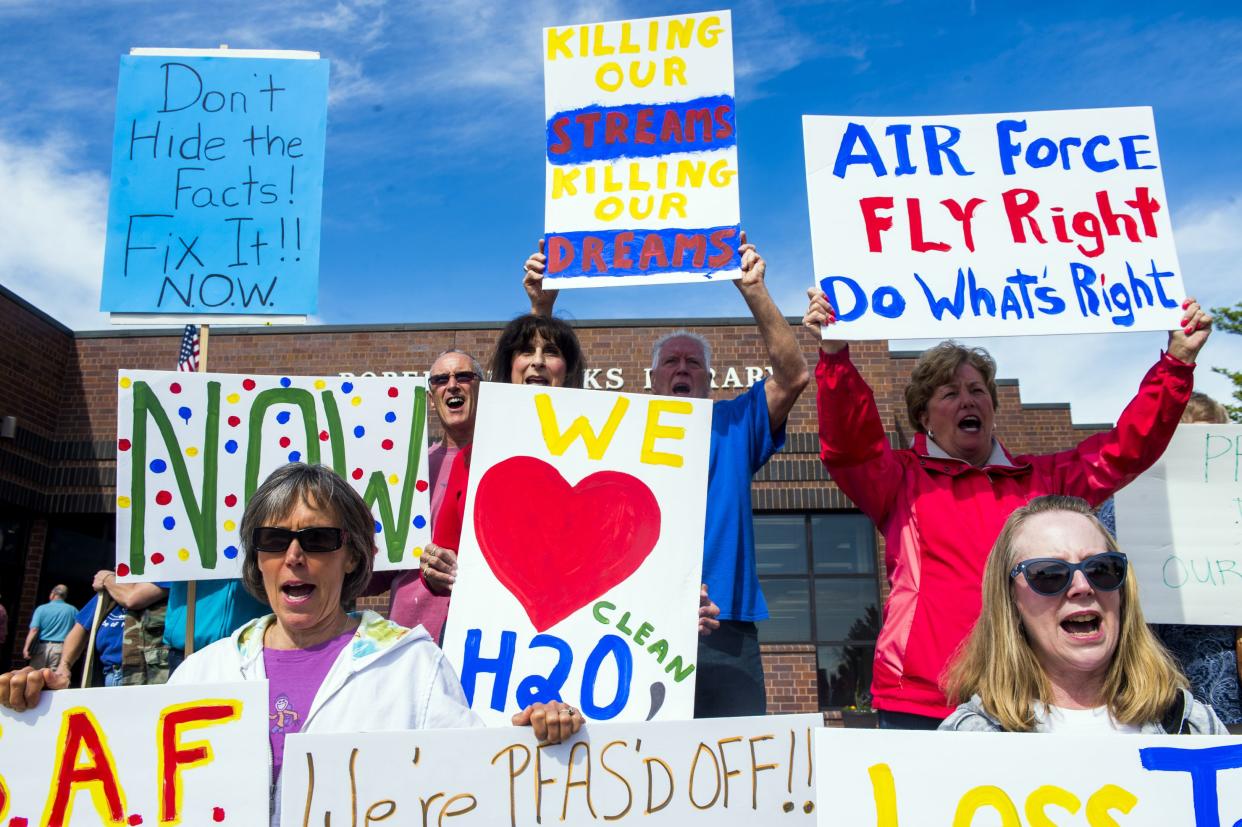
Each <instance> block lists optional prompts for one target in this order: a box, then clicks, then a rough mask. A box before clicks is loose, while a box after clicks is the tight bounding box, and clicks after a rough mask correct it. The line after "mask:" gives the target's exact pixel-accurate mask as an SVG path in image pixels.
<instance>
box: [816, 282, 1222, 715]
mask: <svg viewBox="0 0 1242 827" xmlns="http://www.w3.org/2000/svg"><path fill="white" fill-rule="evenodd" d="M808 295H809V296H810V299H811V301H810V306H809V308H808V310H807V314H806V317H805V319H804V322H805V324H806V325H807V326H808V327H809V328H811V329H812V330H814V331H816V332H817V333H818V332H819V330H820V329H821V326H823V325H825V324H832V323H833V322H834V321H835V317H834V311H833V309H832V307H831V306H830V305H829V303H828V300H827V298H825V296H824V294H823V292H822V291H820V290H819V289H818V288H812V289H811V290H809V291H808ZM1211 326H1212V317H1211V316H1209V315H1208V314H1207V313H1205V312H1204V311H1203V310H1202V309H1201V308H1200V307H1199V305H1198V303H1196V302H1195V301H1194V299H1187V300H1186V302H1185V303H1184V304H1183V313H1182V320H1181V327H1179V328H1178V329H1177V330H1175V331H1173V332H1171V333H1170V334H1169V344H1168V350H1167V352H1166V353H1164V354H1162V355H1161V356H1160V359H1159V360H1158V361H1157V362H1156V364H1155V366H1154V367H1152V369H1151V370H1149V371H1148V372H1147V375H1146V376H1145V377H1144V378H1143V382H1142V384H1141V385H1140V386H1139V391H1138V394H1137V395H1136V396H1135V397H1134V399H1133V400H1132V401H1131V402H1130V404H1129V405H1127V406H1126V409H1125V410H1124V411H1123V412H1122V414H1121V417H1120V419H1118V421H1117V425H1116V427H1114V428H1112V429H1111V430H1109V431H1107V432H1106V433H1102V434H1097V435H1095V436H1092V437H1089V438H1088V439H1086V440H1084V441H1082V442H1080V443H1079V444H1078V445H1077V446H1076V447H1074V448H1072V449H1070V450H1068V451H1061V452H1059V453H1055V454H1044V455H1039V456H1018V457H1014V456H1011V455H1010V454H1009V452H1008V451H1006V450H1005V447H1004V446H1003V445H1002V444H1001V443H1000V441H999V440H998V439H997V438H996V434H995V431H996V409H997V407H998V405H999V399H998V397H997V392H996V363H995V362H994V361H993V360H992V357H991V356H989V355H988V354H987V352H986V351H984V350H982V349H981V348H967V347H964V346H962V345H960V344H957V343H956V342H942V343H941V344H939V345H937V346H936V347H934V348H931V349H930V350H928V351H927V352H925V353H924V354H923V355H922V356H921V357H920V358H919V360H918V362H917V363H916V364H915V367H914V371H913V372H912V374H911V377H910V383H909V384H908V385H907V386H906V390H905V401H906V413H907V415H908V417H909V421H910V424H911V425H912V426H913V427H914V429H915V431H917V433H916V435H915V437H914V443H913V445H911V447H910V448H906V449H900V450H894V449H893V448H892V447H891V446H890V445H889V441H888V437H887V435H886V434H885V432H884V424H883V422H882V421H881V420H880V413H879V409H878V408H877V407H876V402H875V397H874V394H873V393H872V391H871V388H869V387H868V386H867V383H866V382H865V381H864V380H863V378H862V375H861V374H860V373H859V372H858V369H857V368H856V367H855V366H854V364H853V363H852V362H851V360H850V351H849V347H848V345H847V343H846V342H844V341H833V340H825V341H823V342H822V343H821V344H820V357H819V365H818V367H817V368H816V371H815V377H816V382H817V385H818V393H817V399H816V401H817V403H818V410H819V438H820V448H821V451H820V458H821V459H822V460H823V463H824V466H825V467H826V468H827V469H828V472H829V473H830V474H831V475H832V479H833V481H835V482H836V483H837V485H838V486H839V487H840V488H841V490H842V491H843V492H844V493H845V494H846V496H848V497H849V498H850V499H851V500H853V501H854V502H855V503H856V504H857V505H858V507H859V508H860V509H861V510H862V512H863V513H864V514H866V515H867V516H868V517H870V518H871V519H872V521H873V522H874V523H875V524H876V526H877V527H878V528H879V530H880V532H881V533H882V534H883V535H884V540H885V562H886V566H887V571H888V579H889V584H890V586H891V589H890V593H889V597H888V600H887V602H886V603H885V606H884V622H883V625H882V626H881V627H880V634H879V639H878V641H877V643H876V652H875V667H874V670H873V678H872V683H871V695H872V704H873V705H874V706H875V708H876V709H877V710H879V719H880V726H881V727H887V728H909V729H934V728H936V727H937V726H938V725H939V723H940V721H941V720H943V719H944V717H945V716H946V715H948V714H949V712H951V711H952V707H951V706H949V705H948V702H947V700H946V698H945V697H944V694H943V693H942V692H941V690H940V685H939V682H940V676H941V673H942V671H943V670H944V668H945V665H946V664H947V663H948V661H949V658H950V656H951V655H952V654H953V652H954V650H956V648H957V646H958V645H959V644H960V643H961V641H962V640H963V639H964V638H965V637H966V635H967V634H968V633H969V632H970V628H971V626H972V625H973V624H974V622H975V619H976V618H977V617H978V616H979V606H980V595H979V588H980V581H981V576H982V573H983V564H984V561H985V560H986V558H987V550H988V549H989V548H990V547H991V545H992V542H993V540H994V539H995V538H996V535H997V533H998V532H999V530H1000V527H1001V525H1002V524H1003V523H1004V521H1005V519H1006V518H1007V517H1008V516H1009V514H1010V513H1011V512H1012V511H1014V510H1015V509H1016V508H1019V507H1020V506H1022V505H1024V504H1025V503H1026V502H1028V501H1029V500H1030V499H1032V498H1034V497H1036V496H1039V495H1042V494H1069V495H1073V496H1078V497H1082V498H1084V499H1086V500H1087V501H1088V502H1090V503H1092V504H1093V505H1098V504H1099V503H1101V502H1103V501H1104V500H1106V499H1107V498H1108V497H1110V496H1112V494H1113V493H1114V492H1115V491H1117V490H1118V489H1120V488H1121V487H1123V486H1124V485H1126V484H1127V483H1129V482H1130V481H1131V480H1133V479H1134V478H1135V477H1136V476H1138V475H1139V474H1141V473H1142V472H1143V471H1145V470H1146V469H1147V468H1149V467H1150V466H1151V464H1152V463H1153V462H1155V461H1156V460H1157V459H1159V457H1160V455H1161V454H1162V453H1163V452H1164V449H1165V448H1166V447H1167V446H1168V444H1169V439H1170V438H1171V437H1172V436H1173V430H1174V429H1175V428H1176V427H1177V420H1178V417H1180V416H1181V413H1182V409H1183V408H1184V407H1185V405H1186V400H1187V399H1188V398H1189V397H1190V391H1191V388H1192V386H1193V383H1194V361H1195V358H1196V357H1197V356H1198V354H1199V350H1200V348H1202V347H1203V344H1204V343H1205V342H1206V341H1207V338H1208V335H1209V334H1210V333H1211Z"/></svg>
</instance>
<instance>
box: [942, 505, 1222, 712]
mask: <svg viewBox="0 0 1242 827" xmlns="http://www.w3.org/2000/svg"><path fill="white" fill-rule="evenodd" d="M1185 687H1186V679H1185V678H1184V677H1183V676H1182V674H1181V672H1179V671H1178V669H1177V665H1176V664H1175V663H1174V662H1173V660H1172V658H1170V657H1169V654H1168V653H1167V652H1166V651H1165V650H1164V647H1162V646H1161V645H1160V643H1159V642H1158V641H1157V640H1156V638H1155V636H1154V635H1153V634H1152V633H1151V631H1150V630H1148V628H1147V624H1145V623H1144V622H1143V610H1142V608H1141V607H1140V606H1139V587H1138V583H1137V582H1136V578H1135V577H1134V576H1133V574H1132V573H1131V572H1130V571H1129V567H1128V564H1127V560H1126V556H1125V555H1124V554H1122V553H1121V552H1120V550H1119V549H1118V548H1117V541H1116V540H1114V539H1113V537H1112V535H1111V534H1109V533H1108V532H1107V531H1105V530H1104V527H1103V526H1102V525H1101V524H1100V521H1099V520H1098V519H1096V517H1095V515H1094V514H1092V513H1091V506H1089V505H1088V504H1087V502H1086V501H1085V500H1081V499H1078V498H1076V497H1064V496H1045V497H1037V498H1036V499H1034V500H1032V501H1031V502H1030V503H1029V504H1027V505H1025V506H1023V507H1021V508H1019V509H1018V510H1017V511H1015V512H1014V513H1013V514H1011V515H1010V517H1009V519H1008V520H1006V521H1005V525H1004V527H1003V528H1002V529H1001V532H1000V536H999V537H998V538H997V539H996V545H995V546H994V547H993V548H992V553H991V554H990V555H989V556H988V560H987V565H986V566H985V567H984V572H983V608H982V611H981V613H980V615H979V621H978V623H976V624H975V627H974V630H973V631H972V632H971V634H970V637H969V638H968V639H967V641H966V644H965V646H964V647H963V649H962V650H961V653H960V655H959V656H958V658H957V659H956V660H955V661H954V662H953V664H952V666H951V667H950V669H949V671H948V675H947V679H946V692H947V694H948V696H949V697H950V698H954V699H968V700H966V701H965V702H964V703H962V704H961V705H960V706H958V707H957V709H956V710H955V711H954V712H953V714H951V715H950V716H949V717H948V718H947V719H946V720H945V721H944V722H943V723H942V724H941V725H940V729H943V730H955V731H977V732H1001V731H1004V732H1057V733H1072V734H1091V733H1106V732H1122V733H1124V732H1143V733H1149V734H1166V733H1167V734H1178V733H1185V734H1195V735H1216V734H1226V730H1225V726H1224V724H1222V723H1221V722H1220V719H1219V718H1217V717H1216V714H1215V713H1214V712H1213V711H1212V708H1211V707H1210V706H1207V705H1206V704H1203V703H1200V702H1199V701H1197V700H1196V699H1195V698H1194V696H1193V695H1191V694H1190V692H1189V691H1188V690H1187V689H1186V688H1185Z"/></svg>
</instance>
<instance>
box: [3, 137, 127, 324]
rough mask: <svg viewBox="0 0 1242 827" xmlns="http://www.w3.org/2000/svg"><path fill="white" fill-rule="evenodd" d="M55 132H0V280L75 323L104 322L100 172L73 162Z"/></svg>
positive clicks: (104, 191)
mask: <svg viewBox="0 0 1242 827" xmlns="http://www.w3.org/2000/svg"><path fill="white" fill-rule="evenodd" d="M72 157H73V147H72V146H70V145H69V144H68V143H67V142H66V141H64V140H63V139H59V138H51V139H47V140H45V141H44V142H43V143H41V144H34V145H30V144H21V143H17V142H15V141H13V140H12V139H10V138H7V137H4V136H0V193H4V197H3V198H0V279H3V283H4V286H5V287H7V288H9V289H10V290H12V291H13V292H15V293H17V294H18V295H19V296H21V297H22V298H23V299H25V300H26V301H28V302H30V303H31V304H33V305H35V306H36V307H38V308H39V309H41V310H43V311H44V312H45V313H48V314H49V315H51V316H53V317H54V318H56V319H57V320H59V321H60V322H61V323H63V324H65V325H68V326H69V327H71V328H75V329H79V330H81V329H88V328H100V327H107V319H106V317H105V316H104V314H102V313H100V312H99V290H100V281H101V273H102V272H103V250H104V235H105V227H106V222H107V214H108V178H107V176H106V175H101V174H100V173H98V172H95V171H79V170H76V169H75V168H74V166H73V163H72V161H71V158H72Z"/></svg>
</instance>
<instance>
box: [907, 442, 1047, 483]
mask: <svg viewBox="0 0 1242 827" xmlns="http://www.w3.org/2000/svg"><path fill="white" fill-rule="evenodd" d="M996 444H997V445H1000V449H1001V451H1002V452H1004V454H1005V458H1006V459H1008V460H1009V462H1010V464H1009V465H985V466H983V467H982V468H976V467H975V466H973V465H971V464H970V463H969V462H967V461H966V460H963V459H953V458H947V459H946V458H942V457H933V456H932V455H931V454H930V453H929V452H928V448H927V434H923V433H918V434H915V435H914V445H912V446H911V450H912V451H914V453H915V454H916V455H917V456H918V458H919V465H921V466H923V467H924V468H926V469H927V470H928V471H936V472H939V473H941V474H950V475H952V476H957V475H959V474H965V473H968V472H970V471H972V470H974V471H982V472H984V473H985V474H997V475H1000V476H1006V477H1020V476H1022V475H1023V474H1027V473H1030V470H1031V464H1030V463H1029V462H1023V461H1019V460H1017V459H1014V457H1013V455H1012V454H1010V453H1009V449H1008V448H1006V447H1005V445H1004V443H1002V442H1001V441H1000V440H997V441H996Z"/></svg>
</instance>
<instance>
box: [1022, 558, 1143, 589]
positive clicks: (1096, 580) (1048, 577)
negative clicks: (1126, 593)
mask: <svg viewBox="0 0 1242 827" xmlns="http://www.w3.org/2000/svg"><path fill="white" fill-rule="evenodd" d="M1127 568H1128V561H1127V560H1126V556H1125V555H1124V554H1122V553H1121V552H1119V551H1106V552H1104V553H1103V554H1093V555H1091V556H1090V557H1088V558H1087V559H1086V560H1083V561H1082V562H1081V563H1067V562H1065V561H1064V560H1058V559H1056V558H1055V557H1036V558H1035V559H1033V560H1023V561H1022V562H1021V563H1019V564H1018V565H1016V566H1014V567H1013V571H1011V572H1009V579H1011V580H1012V579H1013V578H1015V577H1017V576H1018V575H1019V574H1021V575H1023V576H1024V577H1026V583H1027V585H1028V586H1030V587H1031V591H1033V592H1035V593H1036V594H1042V595H1043V596H1044V597H1057V596H1058V595H1061V594H1064V593H1065V591H1066V590H1067V589H1068V588H1069V587H1070V583H1072V582H1073V580H1074V572H1076V571H1081V572H1082V573H1083V576H1084V577H1086V578H1087V582H1088V583H1090V584H1091V585H1092V586H1093V587H1095V588H1096V589H1099V590H1100V591H1102V592H1113V591H1116V590H1117V589H1119V588H1121V584H1122V583H1124V582H1126V570H1127Z"/></svg>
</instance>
